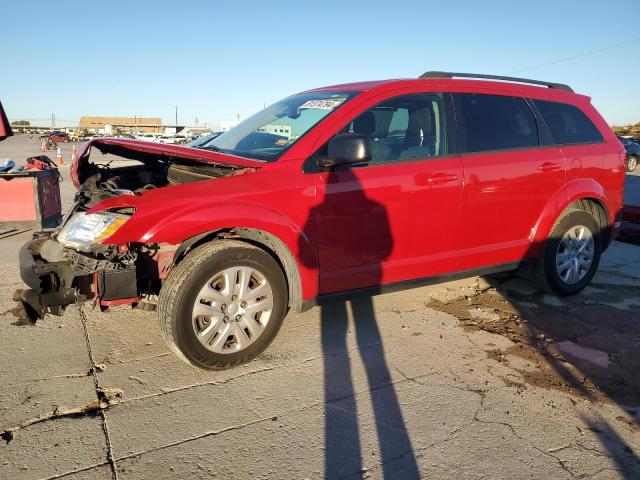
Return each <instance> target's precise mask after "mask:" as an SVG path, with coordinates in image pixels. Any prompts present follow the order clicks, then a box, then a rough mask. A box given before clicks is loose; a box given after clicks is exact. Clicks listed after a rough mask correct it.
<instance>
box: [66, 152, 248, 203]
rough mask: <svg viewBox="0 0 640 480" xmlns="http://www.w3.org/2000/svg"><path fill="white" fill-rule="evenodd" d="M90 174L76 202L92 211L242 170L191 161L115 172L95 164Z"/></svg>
mask: <svg viewBox="0 0 640 480" xmlns="http://www.w3.org/2000/svg"><path fill="white" fill-rule="evenodd" d="M87 170H91V173H90V174H89V175H88V176H87V178H86V179H85V180H84V182H83V183H82V184H81V185H80V188H79V190H78V193H77V194H76V202H77V203H78V204H80V205H82V206H86V207H88V208H91V207H93V206H95V205H96V204H98V203H99V202H101V201H102V200H105V199H107V198H111V197H114V196H118V195H135V194H139V193H142V192H144V191H145V190H150V189H153V188H160V187H166V186H167V185H181V184H183V183H190V182H198V181H202V180H209V179H211V178H219V177H226V176H229V175H234V174H237V173H238V168H234V167H223V166H217V165H207V164H203V163H197V162H194V161H189V160H180V161H175V160H174V161H172V162H168V161H157V162H154V163H153V164H139V165H129V166H121V167H115V168H112V167H111V166H110V165H97V164H92V165H91V168H90V169H87ZM87 173H89V172H87Z"/></svg>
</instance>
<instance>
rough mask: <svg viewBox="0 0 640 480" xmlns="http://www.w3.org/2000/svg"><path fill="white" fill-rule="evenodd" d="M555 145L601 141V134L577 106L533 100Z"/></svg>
mask: <svg viewBox="0 0 640 480" xmlns="http://www.w3.org/2000/svg"><path fill="white" fill-rule="evenodd" d="M533 103H534V104H535V106H536V108H537V109H538V111H539V112H540V115H542V118H543V119H544V121H545V123H546V124H547V126H548V127H549V130H550V131H551V136H552V137H553V140H554V142H555V143H556V144H557V145H571V144H574V143H590V142H601V141H602V140H603V138H602V135H601V134H600V132H599V131H598V129H597V128H596V126H595V125H594V124H593V123H592V122H591V120H589V118H588V117H587V116H586V115H585V114H584V113H582V111H580V109H579V108H577V107H574V106H573V105H567V104H566V103H558V102H547V101H545V100H533Z"/></svg>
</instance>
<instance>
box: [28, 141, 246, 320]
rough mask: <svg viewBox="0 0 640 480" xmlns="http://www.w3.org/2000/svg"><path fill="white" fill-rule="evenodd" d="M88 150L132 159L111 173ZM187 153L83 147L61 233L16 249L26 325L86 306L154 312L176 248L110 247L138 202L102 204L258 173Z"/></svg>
mask: <svg viewBox="0 0 640 480" xmlns="http://www.w3.org/2000/svg"><path fill="white" fill-rule="evenodd" d="M92 145H93V146H94V147H97V148H98V149H99V150H102V151H103V153H112V154H115V155H117V156H120V157H123V158H124V159H127V160H130V161H128V162H124V164H123V163H120V162H117V164H118V166H116V167H114V166H112V165H111V162H109V163H103V164H100V163H89V162H88V157H89V150H90V148H91V146H92ZM149 150H151V151H149ZM192 150H193V149H189V148H185V147H171V148H169V149H165V148H162V147H158V146H155V145H152V146H147V145H144V143H143V142H132V141H125V140H120V139H102V140H100V141H97V142H89V143H88V144H86V145H85V146H84V147H83V148H82V149H81V151H80V154H79V155H78V160H76V163H74V165H73V166H72V172H71V174H72V179H73V181H74V183H75V184H76V187H78V192H77V193H76V196H75V203H74V206H73V207H72V208H71V210H70V211H69V212H68V213H67V214H66V216H65V218H64V219H63V221H62V223H61V225H60V226H59V227H57V228H56V229H53V230H48V231H44V232H38V233H36V234H35V235H34V238H33V239H32V240H31V241H29V242H27V244H25V245H24V246H23V247H22V249H21V251H20V274H21V277H22V280H23V281H24V283H25V284H26V285H27V286H28V287H29V289H28V290H23V291H19V292H16V297H17V298H16V299H17V300H19V301H20V302H21V303H22V305H23V307H24V310H25V313H26V314H27V315H28V316H29V318H30V319H31V320H33V321H35V320H37V319H42V318H44V316H45V315H46V314H47V313H50V314H54V315H62V313H63V312H64V310H65V308H66V307H67V306H68V305H71V304H75V303H81V302H85V301H88V300H92V301H93V302H94V304H95V305H97V306H98V307H100V309H101V310H106V309H108V308H109V307H110V306H113V305H121V304H131V305H133V306H136V305H141V306H145V307H147V306H149V307H150V308H153V305H154V303H155V299H156V298H157V295H158V294H159V292H160V288H161V286H162V281H163V279H164V278H165V277H166V275H167V273H168V270H169V268H170V266H171V264H172V262H173V257H174V254H175V252H176V250H177V248H178V247H177V246H176V245H169V244H157V243H142V242H137V241H131V242H127V243H118V244H110V243H109V241H108V239H109V237H111V236H112V235H114V234H115V233H116V232H117V231H118V230H120V229H121V228H123V227H124V226H126V225H127V223H128V222H135V221H136V217H135V212H136V209H135V207H132V206H131V204H132V203H134V204H135V201H134V202H131V201H128V202H123V203H126V205H125V206H122V207H115V208H114V207H111V208H107V209H101V208H100V204H101V202H103V201H105V200H108V199H113V198H115V197H121V196H127V198H128V199H129V200H131V199H132V197H130V196H133V197H136V196H141V195H143V194H144V193H145V192H146V191H148V190H151V189H158V188H167V187H171V186H173V185H180V184H184V183H188V182H196V181H202V180H210V179H213V178H219V177H226V176H232V175H240V174H243V173H248V172H249V171H253V170H256V169H257V167H249V166H248V165H246V164H244V163H243V162H242V161H241V162H240V164H239V165H233V164H225V163H223V162H220V161H218V162H214V161H213V159H210V158H204V159H203V158H196V157H202V156H203V155H204V156H205V157H206V156H209V155H210V152H196V153H193V152H192Z"/></svg>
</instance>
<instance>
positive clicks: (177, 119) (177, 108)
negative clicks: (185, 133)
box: [176, 105, 178, 127]
mask: <svg viewBox="0 0 640 480" xmlns="http://www.w3.org/2000/svg"><path fill="white" fill-rule="evenodd" d="M177 126H178V106H177V105H176V127H177Z"/></svg>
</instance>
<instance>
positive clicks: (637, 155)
mask: <svg viewBox="0 0 640 480" xmlns="http://www.w3.org/2000/svg"><path fill="white" fill-rule="evenodd" d="M618 140H620V141H621V142H622V145H624V149H625V150H626V151H627V172H633V171H634V170H635V169H636V167H637V166H638V159H640V145H638V144H637V143H636V142H634V141H633V140H631V139H630V138H626V137H621V136H618Z"/></svg>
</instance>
